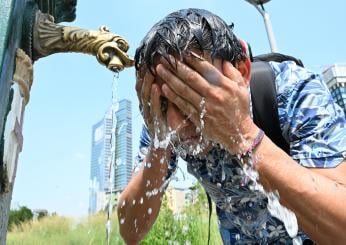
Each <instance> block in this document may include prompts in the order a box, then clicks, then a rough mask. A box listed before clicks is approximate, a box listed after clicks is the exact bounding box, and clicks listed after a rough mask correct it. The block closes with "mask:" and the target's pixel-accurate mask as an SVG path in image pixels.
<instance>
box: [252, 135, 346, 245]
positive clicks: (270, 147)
mask: <svg viewBox="0 0 346 245" xmlns="http://www.w3.org/2000/svg"><path fill="white" fill-rule="evenodd" d="M254 157H255V159H257V160H258V162H257V164H256V168H257V170H258V172H259V175H260V182H261V183H262V184H263V185H264V186H265V189H267V190H278V191H279V194H280V202H281V203H282V204H283V205H284V206H286V207H288V208H289V209H291V210H292V211H293V212H294V213H295V214H296V216H297V219H298V224H299V227H300V228H301V229H302V230H303V231H304V232H305V233H306V234H307V235H308V236H310V237H311V239H313V240H314V241H316V242H317V243H319V244H344V243H345V241H346V233H345V231H344V228H345V227H346V161H344V162H343V163H341V164H340V165H339V166H337V167H335V168H331V169H312V168H305V167H302V166H300V165H299V164H298V163H297V162H295V161H294V160H293V159H292V158H291V157H290V156H288V155H287V154H286V153H285V152H284V151H282V150H281V149H280V148H278V147H277V146H276V145H275V144H274V143H272V142H271V140H270V139H269V138H267V137H265V138H264V139H263V141H262V142H261V144H260V145H259V146H258V148H257V149H256V150H255V154H254Z"/></svg>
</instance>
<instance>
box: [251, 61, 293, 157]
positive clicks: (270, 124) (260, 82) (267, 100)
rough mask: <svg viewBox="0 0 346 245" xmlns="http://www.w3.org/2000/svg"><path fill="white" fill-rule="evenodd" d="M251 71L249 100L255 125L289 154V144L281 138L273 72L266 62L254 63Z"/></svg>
mask: <svg viewBox="0 0 346 245" xmlns="http://www.w3.org/2000/svg"><path fill="white" fill-rule="evenodd" d="M251 68H252V71H251V81H250V89H251V100H252V112H253V119H254V122H255V124H256V125H257V126H258V127H260V128H261V129H262V130H263V131H264V132H265V134H266V135H267V136H268V137H269V138H270V139H271V140H272V141H273V142H274V143H275V144H276V145H277V146H279V147H280V148H281V149H282V150H284V151H285V152H286V153H288V154H289V149H290V148H289V144H288V143H287V141H286V140H285V139H284V138H283V136H282V131H281V128H280V122H279V112H278V103H277V97H276V85H275V76H274V72H273V70H272V68H271V66H270V65H269V63H268V62H265V61H255V62H253V63H252V66H251Z"/></svg>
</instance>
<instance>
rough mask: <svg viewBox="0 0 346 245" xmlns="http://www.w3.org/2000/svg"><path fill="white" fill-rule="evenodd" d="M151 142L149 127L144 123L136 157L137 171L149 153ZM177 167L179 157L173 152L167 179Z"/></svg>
mask: <svg viewBox="0 0 346 245" xmlns="http://www.w3.org/2000/svg"><path fill="white" fill-rule="evenodd" d="M150 142H151V139H150V136H149V132H148V129H147V128H146V126H145V125H143V127H142V132H141V135H140V139H139V151H138V153H137V156H136V158H135V165H136V167H135V172H136V171H138V170H139V169H140V168H141V166H142V165H143V161H144V159H145V156H146V155H147V153H148V148H149V146H150ZM176 168H177V157H176V155H175V154H172V156H171V159H170V162H169V164H168V172H167V176H166V180H167V179H169V178H170V177H171V176H172V174H173V173H174V172H175V171H176Z"/></svg>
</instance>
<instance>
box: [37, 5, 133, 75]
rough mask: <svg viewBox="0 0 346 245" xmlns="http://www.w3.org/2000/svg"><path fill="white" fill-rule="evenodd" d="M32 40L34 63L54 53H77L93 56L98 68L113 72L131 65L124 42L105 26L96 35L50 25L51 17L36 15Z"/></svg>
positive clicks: (125, 42)
mask: <svg viewBox="0 0 346 245" xmlns="http://www.w3.org/2000/svg"><path fill="white" fill-rule="evenodd" d="M33 36H34V42H33V43H34V47H33V59H34V60H37V59H39V58H42V57H45V56H48V55H51V54H54V53H65V52H78V53H86V54H91V55H94V56H96V58H97V60H98V61H99V62H100V63H101V64H102V65H105V66H106V67H107V68H108V69H110V70H112V71H116V72H119V71H121V70H123V69H124V68H126V67H131V66H133V65H134V61H133V59H131V58H130V57H129V56H128V54H127V53H126V52H127V50H128V49H129V44H128V42H127V41H126V40H125V39H124V38H123V37H121V36H119V35H116V34H113V33H111V32H109V30H108V29H107V27H105V26H101V27H100V30H99V31H89V30H84V29H81V28H78V27H67V26H62V25H58V24H55V23H54V17H53V16H51V15H49V14H43V13H41V12H40V11H38V12H37V14H36V20H35V24H34V33H33Z"/></svg>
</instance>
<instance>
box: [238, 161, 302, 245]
mask: <svg viewBox="0 0 346 245" xmlns="http://www.w3.org/2000/svg"><path fill="white" fill-rule="evenodd" d="M254 158H255V156H253V155H252V154H251V157H250V159H249V162H248V163H245V164H244V166H243V171H244V174H245V178H248V180H246V182H247V183H251V184H250V186H249V187H250V189H251V190H253V191H259V192H261V193H263V194H264V195H265V196H266V197H267V199H268V205H267V209H268V211H269V213H270V214H271V215H272V216H273V217H275V218H277V219H279V220H280V221H281V222H282V223H283V224H284V226H285V229H286V231H287V233H288V235H289V236H290V237H291V238H292V239H293V240H292V242H293V243H294V244H301V239H300V238H299V237H297V234H298V222H297V217H296V215H295V214H294V213H293V212H292V211H291V210H289V209H288V208H286V207H284V206H282V205H281V204H280V202H279V199H280V196H279V192H278V191H273V192H266V191H265V190H264V188H263V186H262V185H261V184H260V183H259V182H258V179H259V174H258V172H257V171H256V170H255V169H254V168H253V162H254V161H257V159H254ZM249 180H251V182H249Z"/></svg>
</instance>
